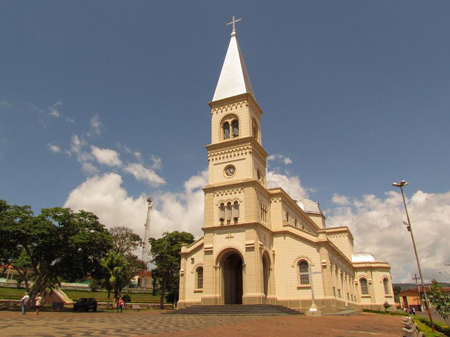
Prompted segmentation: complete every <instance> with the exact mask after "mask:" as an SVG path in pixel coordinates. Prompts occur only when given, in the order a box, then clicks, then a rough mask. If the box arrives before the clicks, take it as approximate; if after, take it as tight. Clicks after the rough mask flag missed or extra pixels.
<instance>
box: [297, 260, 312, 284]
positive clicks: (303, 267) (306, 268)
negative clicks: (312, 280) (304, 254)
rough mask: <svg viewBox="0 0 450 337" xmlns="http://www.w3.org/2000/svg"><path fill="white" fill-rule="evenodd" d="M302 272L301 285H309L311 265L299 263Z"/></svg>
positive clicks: (304, 262) (305, 262)
mask: <svg viewBox="0 0 450 337" xmlns="http://www.w3.org/2000/svg"><path fill="white" fill-rule="evenodd" d="M298 269H299V272H300V284H309V263H308V262H307V261H305V260H302V261H300V262H299V263H298Z"/></svg>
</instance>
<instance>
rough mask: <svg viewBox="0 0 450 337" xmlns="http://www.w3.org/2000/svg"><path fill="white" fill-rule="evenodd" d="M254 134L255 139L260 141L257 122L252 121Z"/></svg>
mask: <svg viewBox="0 0 450 337" xmlns="http://www.w3.org/2000/svg"><path fill="white" fill-rule="evenodd" d="M252 134H253V138H255V139H256V140H258V125H257V124H256V122H255V121H254V120H253V121H252Z"/></svg>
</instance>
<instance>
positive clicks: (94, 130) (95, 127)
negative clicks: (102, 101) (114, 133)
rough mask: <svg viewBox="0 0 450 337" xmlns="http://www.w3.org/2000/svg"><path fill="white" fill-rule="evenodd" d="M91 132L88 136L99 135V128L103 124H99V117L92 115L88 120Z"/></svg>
mask: <svg viewBox="0 0 450 337" xmlns="http://www.w3.org/2000/svg"><path fill="white" fill-rule="evenodd" d="M90 125H91V132H90V133H89V135H97V136H98V135H100V131H101V127H102V126H103V124H102V123H101V122H100V117H99V116H98V115H94V116H93V117H92V118H91V120H90Z"/></svg>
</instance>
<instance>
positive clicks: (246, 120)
mask: <svg viewBox="0 0 450 337" xmlns="http://www.w3.org/2000/svg"><path fill="white" fill-rule="evenodd" d="M210 106H211V143H212V144H215V143H219V142H226V141H228V140H224V139H223V136H222V129H221V126H222V121H223V120H224V119H226V117H227V116H229V115H235V116H236V117H238V119H239V137H248V136H252V120H253V119H254V120H255V121H256V123H257V124H258V139H257V140H258V142H259V144H262V142H261V114H262V111H261V110H260V108H259V107H258V105H257V104H256V102H255V101H254V100H253V99H252V98H251V96H250V95H246V94H244V95H239V96H235V97H231V98H229V99H225V100H222V101H220V102H211V103H210ZM230 139H233V138H230Z"/></svg>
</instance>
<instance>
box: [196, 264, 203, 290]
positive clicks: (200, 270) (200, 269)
mask: <svg viewBox="0 0 450 337" xmlns="http://www.w3.org/2000/svg"><path fill="white" fill-rule="evenodd" d="M196 288H197V289H203V267H198V268H197V287H196Z"/></svg>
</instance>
